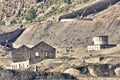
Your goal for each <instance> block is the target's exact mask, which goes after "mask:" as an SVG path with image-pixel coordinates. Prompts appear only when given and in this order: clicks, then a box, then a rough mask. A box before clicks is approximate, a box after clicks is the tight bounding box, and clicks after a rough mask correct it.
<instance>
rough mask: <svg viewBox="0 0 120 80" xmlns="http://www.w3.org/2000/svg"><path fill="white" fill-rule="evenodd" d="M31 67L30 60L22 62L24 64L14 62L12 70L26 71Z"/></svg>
mask: <svg viewBox="0 0 120 80" xmlns="http://www.w3.org/2000/svg"><path fill="white" fill-rule="evenodd" d="M28 67H29V60H26V61H22V62H13V63H12V65H11V69H20V70H22V69H26V68H28Z"/></svg>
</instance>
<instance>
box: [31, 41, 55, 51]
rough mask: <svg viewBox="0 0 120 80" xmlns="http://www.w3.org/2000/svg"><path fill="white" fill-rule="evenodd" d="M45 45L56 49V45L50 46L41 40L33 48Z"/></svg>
mask: <svg viewBox="0 0 120 80" xmlns="http://www.w3.org/2000/svg"><path fill="white" fill-rule="evenodd" d="M43 45H45V46H48V47H50V48H53V49H55V48H54V47H52V46H50V45H49V44H47V43H45V42H44V41H41V42H40V43H38V44H37V45H35V46H34V47H32V48H31V49H34V48H36V47H38V46H43Z"/></svg>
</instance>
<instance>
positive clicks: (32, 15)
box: [25, 8, 36, 21]
mask: <svg viewBox="0 0 120 80" xmlns="http://www.w3.org/2000/svg"><path fill="white" fill-rule="evenodd" d="M35 17H36V11H35V9H34V8H31V9H29V10H28V11H27V12H26V14H25V19H26V20H27V21H32V20H33V19H35Z"/></svg>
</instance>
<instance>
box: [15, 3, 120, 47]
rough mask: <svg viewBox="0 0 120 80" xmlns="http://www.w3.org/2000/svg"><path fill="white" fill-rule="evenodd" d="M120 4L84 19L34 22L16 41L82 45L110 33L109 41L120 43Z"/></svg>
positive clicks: (22, 42)
mask: <svg viewBox="0 0 120 80" xmlns="http://www.w3.org/2000/svg"><path fill="white" fill-rule="evenodd" d="M119 9H120V4H119V3H117V4H115V5H112V6H109V7H108V8H107V9H106V10H104V11H101V12H99V13H97V14H95V15H89V16H87V17H85V18H83V19H71V21H66V22H58V23H54V24H51V23H49V24H48V25H47V24H46V23H45V24H39V23H34V24H30V26H29V27H28V28H27V29H26V30H25V31H24V33H23V34H22V35H21V36H20V37H19V38H18V39H17V40H16V42H15V43H14V45H15V47H19V46H20V45H22V44H26V45H29V46H31V45H35V44H37V43H39V42H40V41H45V42H47V43H49V44H51V45H53V46H57V47H71V46H72V47H80V46H86V45H88V44H90V43H91V39H92V37H93V36H98V35H108V36H109V43H117V44H119V43H120V36H119V34H120V27H119V26H120V11H119Z"/></svg>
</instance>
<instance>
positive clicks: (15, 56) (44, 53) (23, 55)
mask: <svg viewBox="0 0 120 80" xmlns="http://www.w3.org/2000/svg"><path fill="white" fill-rule="evenodd" d="M55 53H56V49H55V48H53V47H52V46H50V45H48V44H47V43H45V42H40V43H39V44H37V45H35V46H34V47H32V48H28V47H27V46H25V45H23V46H21V47H20V48H18V49H16V50H14V51H13V52H12V60H13V63H12V65H11V67H12V69H21V68H27V67H28V66H29V65H31V64H35V63H38V62H40V61H41V60H44V59H55V57H56V54H55Z"/></svg>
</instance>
